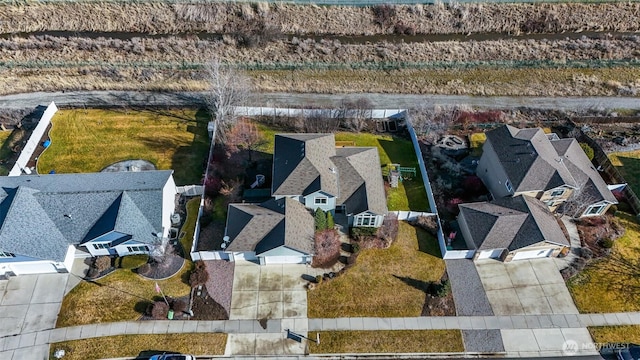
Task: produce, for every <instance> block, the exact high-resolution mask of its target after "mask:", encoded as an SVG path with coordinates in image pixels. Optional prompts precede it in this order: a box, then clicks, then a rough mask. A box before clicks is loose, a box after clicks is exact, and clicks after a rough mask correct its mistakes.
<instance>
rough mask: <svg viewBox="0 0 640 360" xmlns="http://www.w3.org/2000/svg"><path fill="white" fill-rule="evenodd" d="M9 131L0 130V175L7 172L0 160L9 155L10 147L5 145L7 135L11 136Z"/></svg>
mask: <svg viewBox="0 0 640 360" xmlns="http://www.w3.org/2000/svg"><path fill="white" fill-rule="evenodd" d="M11 133H12V132H11V131H0V176H4V175H7V174H9V170H11V169H8V168H6V167H5V166H4V164H2V163H1V162H2V161H4V160H6V159H7V158H8V157H9V156H10V155H11V149H9V147H8V146H6V145H5V142H6V141H7V139H9V136H11Z"/></svg>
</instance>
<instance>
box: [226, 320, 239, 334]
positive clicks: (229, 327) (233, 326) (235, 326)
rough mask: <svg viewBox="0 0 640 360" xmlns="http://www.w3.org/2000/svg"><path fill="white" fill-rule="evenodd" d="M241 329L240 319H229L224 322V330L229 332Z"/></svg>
mask: <svg viewBox="0 0 640 360" xmlns="http://www.w3.org/2000/svg"><path fill="white" fill-rule="evenodd" d="M239 329H240V321H227V322H225V323H224V332H226V333H227V334H233V333H237V332H238V330H239Z"/></svg>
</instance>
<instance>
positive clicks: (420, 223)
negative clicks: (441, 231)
mask: <svg viewBox="0 0 640 360" xmlns="http://www.w3.org/2000/svg"><path fill="white" fill-rule="evenodd" d="M411 225H413V226H417V227H419V228H421V229H423V230H426V231H427V232H428V233H429V234H431V235H433V236H437V235H438V217H437V216H435V215H434V216H418V217H417V218H416V219H415V220H413V221H412V222H411Z"/></svg>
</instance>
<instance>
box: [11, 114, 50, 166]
mask: <svg viewBox="0 0 640 360" xmlns="http://www.w3.org/2000/svg"><path fill="white" fill-rule="evenodd" d="M57 111H58V107H57V106H56V104H55V103H54V102H53V101H52V102H51V104H49V106H47V109H46V110H45V111H44V114H42V117H41V118H40V121H38V125H36V128H35V129H33V132H32V133H31V136H29V140H28V141H27V143H26V144H25V145H24V148H23V149H22V151H21V152H20V156H18V160H17V161H16V163H15V164H14V165H13V167H12V168H11V171H10V172H9V176H20V175H21V174H22V172H23V170H24V169H26V168H27V164H28V163H29V160H31V156H32V155H33V152H34V151H36V148H37V147H38V145H39V144H40V140H41V139H42V136H43V135H44V132H45V131H46V130H47V128H48V127H49V124H51V118H52V117H53V115H54V114H55V113H56V112H57Z"/></svg>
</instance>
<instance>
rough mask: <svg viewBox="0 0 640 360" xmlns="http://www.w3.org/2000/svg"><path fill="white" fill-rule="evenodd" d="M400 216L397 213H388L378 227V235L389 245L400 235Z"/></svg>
mask: <svg viewBox="0 0 640 360" xmlns="http://www.w3.org/2000/svg"><path fill="white" fill-rule="evenodd" d="M398 226H399V225H398V216H397V215H396V214H388V215H387V216H385V217H384V221H383V222H382V226H380V227H379V228H378V231H377V236H378V237H379V238H380V239H382V240H383V241H384V242H385V243H386V244H387V245H386V246H389V245H391V243H392V242H393V241H394V240H395V239H396V237H397V236H398Z"/></svg>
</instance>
